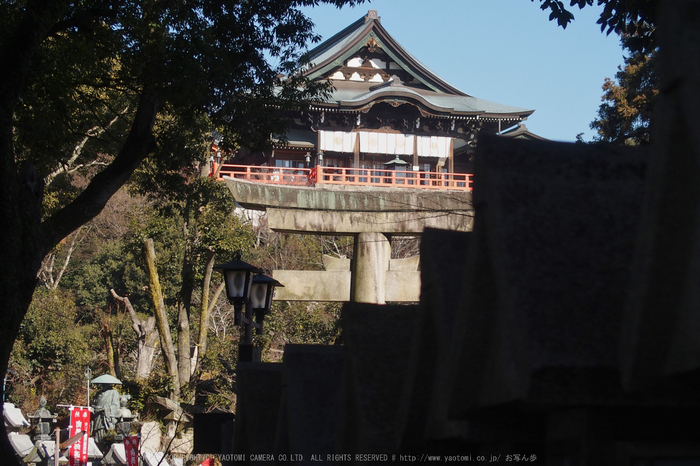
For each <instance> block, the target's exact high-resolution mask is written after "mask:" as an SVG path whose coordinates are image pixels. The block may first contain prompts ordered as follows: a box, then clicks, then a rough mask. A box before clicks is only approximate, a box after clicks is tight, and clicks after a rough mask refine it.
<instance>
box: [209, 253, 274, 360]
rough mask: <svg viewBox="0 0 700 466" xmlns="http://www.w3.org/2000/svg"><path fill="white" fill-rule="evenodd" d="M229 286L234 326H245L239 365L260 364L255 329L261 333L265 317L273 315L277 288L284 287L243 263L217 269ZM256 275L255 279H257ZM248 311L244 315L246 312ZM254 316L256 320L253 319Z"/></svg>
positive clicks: (226, 264) (239, 261) (240, 346)
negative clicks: (273, 302)
mask: <svg viewBox="0 0 700 466" xmlns="http://www.w3.org/2000/svg"><path fill="white" fill-rule="evenodd" d="M214 269H215V270H221V272H222V273H223V274H224V281H225V283H226V295H227V297H228V300H229V302H230V303H231V304H233V310H234V317H233V322H234V324H235V325H243V327H244V329H245V338H244V340H243V343H241V344H239V345H238V359H239V360H240V361H260V351H261V350H260V348H254V347H253V327H255V328H257V329H258V332H257V333H258V334H260V333H261V332H262V324H263V320H264V318H265V314H266V313H267V312H269V311H270V305H271V304H272V292H273V290H274V287H275V286H283V285H282V284H281V283H280V282H278V281H277V280H275V279H273V278H270V277H267V276H265V275H262V270H261V269H260V268H258V267H255V266H254V265H251V264H249V263H247V262H244V261H242V260H233V261H231V262H227V263H225V264H221V265H217V266H215V267H214ZM254 274H255V275H254ZM244 309H245V315H242V314H243V310H244ZM253 313H255V318H253Z"/></svg>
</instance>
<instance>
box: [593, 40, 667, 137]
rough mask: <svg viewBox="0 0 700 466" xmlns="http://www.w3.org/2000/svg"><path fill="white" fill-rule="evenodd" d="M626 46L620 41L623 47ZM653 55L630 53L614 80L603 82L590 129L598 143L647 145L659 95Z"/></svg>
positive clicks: (654, 55) (654, 54) (655, 61)
mask: <svg viewBox="0 0 700 466" xmlns="http://www.w3.org/2000/svg"><path fill="white" fill-rule="evenodd" d="M625 43H626V42H625V41H623V44H625ZM656 63H657V59H656V53H651V54H648V55H647V54H644V53H642V52H632V53H631V55H630V56H629V57H626V58H625V66H624V68H622V67H619V71H618V72H617V74H616V75H615V79H616V80H612V79H609V78H606V79H605V83H604V84H603V98H602V100H603V103H602V104H601V106H600V108H599V109H598V118H596V120H595V121H593V122H592V123H591V129H595V130H597V132H598V136H597V137H596V138H595V140H596V141H598V142H610V143H613V144H631V145H638V144H647V143H649V142H650V140H651V134H652V122H653V117H654V110H655V108H656V102H657V100H658V95H659V84H658V78H657V72H656Z"/></svg>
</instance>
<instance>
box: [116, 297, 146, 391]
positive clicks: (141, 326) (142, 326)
mask: <svg viewBox="0 0 700 466" xmlns="http://www.w3.org/2000/svg"><path fill="white" fill-rule="evenodd" d="M109 292H110V293H111V294H112V296H113V297H114V299H116V300H118V301H121V302H122V303H124V306H125V307H126V310H127V311H128V312H129V317H130V318H131V328H133V329H134V332H136V338H137V339H138V346H137V355H136V374H135V377H136V379H137V380H139V379H147V378H148V377H149V376H150V375H151V369H152V368H153V356H154V355H155V352H156V345H157V344H158V332H157V331H156V328H155V327H156V318H155V317H153V316H151V317H148V318H147V319H145V320H141V319H139V317H138V316H137V315H136V311H135V310H134V307H133V306H132V305H131V301H130V300H129V298H128V297H126V296H124V297H122V296H119V295H118V294H117V293H116V291H114V290H109Z"/></svg>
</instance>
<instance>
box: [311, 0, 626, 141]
mask: <svg viewBox="0 0 700 466" xmlns="http://www.w3.org/2000/svg"><path fill="white" fill-rule="evenodd" d="M566 3H568V2H566ZM539 5H540V2H539V1H538V0H536V1H535V2H532V1H530V0H479V1H477V0H431V1H427V0H373V1H372V2H370V3H364V4H361V5H359V6H357V7H354V8H348V7H344V8H342V9H340V10H339V9H337V8H335V7H331V6H328V5H321V6H318V7H314V8H307V9H304V10H303V11H304V12H305V13H306V14H307V16H309V17H310V18H311V19H312V20H313V22H314V23H315V24H316V32H317V33H318V34H320V35H321V36H322V38H323V39H328V38H330V37H331V36H332V35H333V34H335V33H336V32H339V31H340V30H341V29H343V28H345V27H346V26H348V25H350V24H351V23H352V22H354V21H355V20H357V19H359V18H360V17H362V16H364V15H365V14H366V13H367V11H368V10H369V9H374V10H377V12H378V14H379V16H380V17H381V22H382V25H383V26H384V28H385V29H386V30H387V31H388V32H389V34H391V35H392V36H393V37H394V39H396V41H397V42H398V43H399V44H401V46H403V47H404V48H405V49H406V50H408V51H409V52H410V53H411V54H412V55H413V56H414V57H415V58H417V59H418V60H419V61H420V62H422V63H423V64H424V65H425V66H427V67H428V68H429V69H430V70H432V71H433V72H435V73H436V74H437V75H438V76H440V77H441V78H443V79H444V80H445V81H447V82H448V83H450V84H452V85H453V86H455V87H457V88H459V89H461V90H462V91H464V92H466V93H468V94H470V95H473V96H475V97H479V98H481V99H487V100H491V101H494V102H498V103H502V104H507V105H513V106H516V107H523V108H529V109H535V113H534V114H533V115H532V116H531V117H530V118H529V119H528V120H527V122H526V125H527V127H528V129H529V130H530V131H532V132H533V133H536V134H539V135H540V136H543V137H545V138H548V139H553V140H557V141H573V140H575V138H576V135H577V134H578V133H584V139H585V140H590V139H591V138H592V137H593V135H594V132H593V131H592V130H591V129H590V128H589V124H590V122H591V121H592V120H593V119H594V118H595V117H596V112H597V109H598V107H599V105H600V103H601V102H600V98H601V96H602V92H603V91H602V85H603V81H604V79H605V78H606V77H610V78H612V77H614V75H615V73H616V72H617V67H618V65H621V64H622V63H623V52H622V49H621V47H620V41H619V39H618V37H617V36H616V35H615V34H611V35H610V36H606V35H605V33H602V32H601V31H600V27H599V26H598V25H597V24H596V20H597V19H598V14H599V11H600V8H598V7H587V8H584V9H583V10H578V9H575V11H573V12H574V16H575V18H576V19H575V20H574V22H573V23H571V24H570V25H569V26H568V27H567V28H566V29H565V30H564V29H562V28H560V27H558V26H557V25H556V23H555V22H551V21H549V13H548V12H545V11H543V10H540V8H539Z"/></svg>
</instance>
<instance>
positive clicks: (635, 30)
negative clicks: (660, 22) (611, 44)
mask: <svg viewBox="0 0 700 466" xmlns="http://www.w3.org/2000/svg"><path fill="white" fill-rule="evenodd" d="M531 1H533V2H534V1H535V0H531ZM540 3H541V5H540V8H542V9H543V10H549V11H550V14H549V20H550V21H554V20H556V21H557V23H558V25H559V26H561V27H563V28H566V26H567V25H568V24H569V23H570V22H571V21H573V20H574V15H573V13H571V11H569V10H567V8H566V7H565V6H564V2H562V1H560V0H540ZM594 4H596V5H598V6H603V11H602V12H601V13H600V17H599V19H598V24H600V30H601V31H606V30H607V33H608V34H610V33H611V32H615V33H616V34H619V35H620V36H621V37H625V36H626V37H630V38H631V39H630V42H629V44H628V47H629V49H630V50H631V51H633V52H641V53H645V54H648V53H651V52H652V51H654V50H655V48H656V45H655V34H656V27H655V24H656V14H657V10H658V6H659V0H635V1H629V0H570V1H569V6H570V7H574V6H577V7H578V8H579V9H581V8H584V7H587V6H592V5H594Z"/></svg>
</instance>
